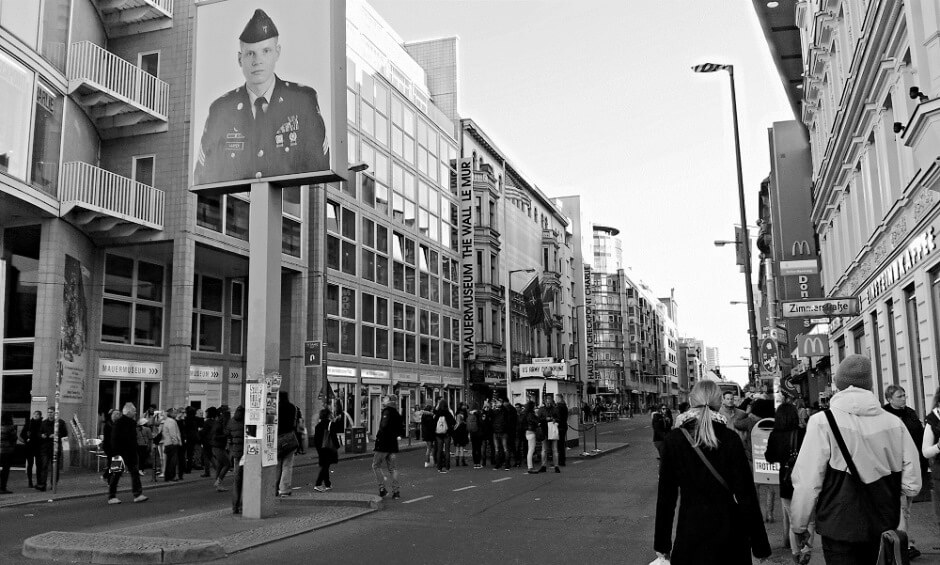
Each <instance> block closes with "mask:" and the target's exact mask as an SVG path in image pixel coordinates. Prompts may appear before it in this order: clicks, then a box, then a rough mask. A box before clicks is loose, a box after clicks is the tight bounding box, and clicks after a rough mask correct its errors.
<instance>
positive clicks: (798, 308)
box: [782, 296, 860, 318]
mask: <svg viewBox="0 0 940 565" xmlns="http://www.w3.org/2000/svg"><path fill="white" fill-rule="evenodd" d="M782 306H783V317H784V318H818V317H820V316H828V317H830V318H838V317H842V316H857V315H858V313H859V311H860V310H859V305H858V298H856V297H854V296H853V297H845V298H835V297H833V298H820V299H817V300H784V301H783V302H782Z"/></svg>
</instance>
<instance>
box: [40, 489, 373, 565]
mask: <svg viewBox="0 0 940 565" xmlns="http://www.w3.org/2000/svg"><path fill="white" fill-rule="evenodd" d="M328 494H329V493H326V494H321V495H316V496H314V495H309V496H303V497H298V498H297V499H295V500H291V501H290V504H291V505H297V506H299V505H310V506H317V505H322V506H339V505H342V504H341V503H342V502H343V501H346V502H348V503H349V504H346V505H345V506H347V507H349V508H355V512H352V513H350V514H348V515H344V516H340V517H337V518H333V519H330V520H326V521H323V522H319V523H313V524H309V525H306V526H303V525H301V524H304V523H305V522H306V520H305V519H304V518H295V519H292V520H290V523H292V524H293V525H294V527H284V524H283V523H282V524H280V525H278V526H277V527H276V528H272V527H271V526H272V524H271V522H267V523H266V522H265V520H258V521H256V522H255V523H253V524H252V525H253V526H255V527H250V528H246V529H245V530H244V531H242V532H240V534H239V537H240V538H241V539H248V540H252V541H249V542H246V543H243V544H240V545H238V547H237V548H235V549H231V550H230V551H226V548H225V546H223V544H222V543H221V542H220V541H218V540H211V539H178V538H164V537H149V536H140V535H122V534H108V533H85V532H61V531H53V532H45V533H43V534H38V535H35V536H32V537H30V538H27V539H26V540H25V541H24V542H23V550H22V554H23V556H24V557H28V558H31V559H46V560H62V559H67V560H70V561H77V562H84V563H95V564H101V565H120V564H125V563H160V564H166V563H200V562H204V561H212V560H215V559H222V558H224V557H225V556H226V555H231V554H234V553H239V552H242V551H247V550H250V549H254V548H257V547H260V546H262V545H266V544H269V543H273V542H276V541H280V540H283V539H287V538H291V537H294V536H298V535H302V534H305V533H308V532H311V531H314V530H319V529H322V528H326V527H329V526H333V525H336V524H340V523H342V522H346V521H348V520H352V519H355V518H359V517H361V516H364V515H366V514H371V513H373V512H376V511H378V510H379V509H381V499H380V498H379V497H378V496H375V495H363V494H356V493H351V494H345V493H335V494H331V495H328ZM282 500H283V499H282ZM174 520H177V518H171V519H169V520H162V521H160V522H158V523H156V524H154V528H158V527H159V523H162V522H173V521H174ZM262 529H265V530H267V531H268V534H269V535H266V536H264V537H263V538H260V539H256V538H252V536H250V535H244V536H243V534H246V533H248V532H251V531H254V530H262ZM242 536H243V537H242Z"/></svg>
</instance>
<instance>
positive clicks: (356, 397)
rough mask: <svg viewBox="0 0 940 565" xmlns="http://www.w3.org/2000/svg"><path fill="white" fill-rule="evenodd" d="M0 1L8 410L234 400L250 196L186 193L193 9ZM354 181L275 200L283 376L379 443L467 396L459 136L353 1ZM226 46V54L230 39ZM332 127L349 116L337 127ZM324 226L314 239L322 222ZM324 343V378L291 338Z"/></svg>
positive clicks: (417, 69)
mask: <svg viewBox="0 0 940 565" xmlns="http://www.w3.org/2000/svg"><path fill="white" fill-rule="evenodd" d="M28 5H29V9H22V7H23V6H22V3H18V2H13V1H9V0H4V1H3V2H2V3H0V69H2V75H0V76H2V77H3V79H2V80H0V92H2V97H3V99H4V101H9V103H8V104H5V105H4V106H5V107H4V108H3V109H0V228H2V229H0V234H2V235H0V287H2V288H3V289H4V292H3V293H2V295H0V311H2V312H3V315H2V316H0V335H2V338H3V339H2V348H0V363H2V365H0V375H2V381H0V400H2V410H3V411H4V412H6V411H10V412H12V413H13V415H14V418H15V421H16V422H17V423H18V424H22V423H23V421H24V420H25V418H26V417H27V415H28V413H29V412H30V411H31V410H34V409H44V408H45V406H46V405H47V404H51V403H52V402H53V400H54V398H55V394H56V382H57V379H56V366H57V363H58V362H59V361H61V362H62V366H63V371H62V376H61V380H60V385H59V391H60V399H61V402H60V409H61V413H62V417H63V419H65V420H67V421H71V420H72V419H73V417H74V419H75V420H76V422H78V423H79V424H81V426H82V428H83V430H84V431H85V433H86V435H88V436H89V437H93V436H94V435H95V433H96V429H97V427H98V422H99V420H100V415H101V414H102V413H105V412H107V410H109V409H111V408H120V407H121V406H123V404H124V403H125V402H133V403H134V404H135V405H137V406H138V408H139V409H140V408H146V407H149V406H155V407H156V408H157V409H160V410H163V409H166V408H169V407H181V406H197V407H208V406H219V405H221V404H227V405H229V406H230V407H232V408H234V407H235V406H237V405H239V404H241V401H242V398H243V396H242V394H243V383H244V380H245V375H244V367H245V349H246V344H245V339H246V333H247V330H246V328H247V324H248V323H250V321H249V320H248V319H247V296H248V290H249V289H248V288H247V273H248V218H249V211H250V202H249V200H248V197H247V194H230V195H227V196H206V195H202V194H200V195H199V196H198V197H197V196H196V195H194V194H192V193H191V192H190V191H189V186H190V174H189V171H191V170H192V167H193V163H192V162H191V157H190V155H191V154H192V151H191V143H190V131H189V127H190V126H189V122H190V121H191V89H192V77H191V72H192V51H193V50H192V45H193V37H194V35H193V28H192V26H193V22H194V12H195V7H194V3H193V2H192V1H191V0H153V1H148V2H144V3H143V4H142V6H137V7H134V8H128V9H126V10H125V9H124V8H120V7H114V6H113V4H112V3H105V2H98V1H96V0H43V1H37V2H30V3H28ZM346 31H347V70H348V73H347V84H346V87H347V88H346V108H347V114H346V119H347V124H348V132H349V143H348V156H347V158H348V161H349V162H350V163H355V162H364V163H365V164H367V165H368V170H367V171H366V172H365V173H360V174H357V175H355V176H354V177H352V178H353V182H349V183H336V184H331V185H329V186H315V187H307V186H297V187H287V188H285V189H284V190H283V201H282V207H283V214H282V234H283V245H282V256H281V270H282V277H281V280H282V305H281V320H282V323H281V332H280V350H281V362H280V367H279V368H280V372H281V374H282V375H283V376H284V379H285V380H284V385H283V388H285V389H286V390H288V392H289V393H290V395H291V397H292V399H293V401H294V402H295V403H296V404H298V406H300V407H301V409H302V410H303V412H304V413H305V415H307V417H308V418H309V415H311V414H313V413H314V411H315V410H316V409H318V408H319V406H320V403H321V402H322V401H323V400H324V399H326V398H328V397H329V396H330V395H334V396H335V397H336V398H338V399H339V400H340V401H341V403H342V404H343V406H344V409H345V410H346V412H347V414H348V417H349V423H351V424H352V425H358V426H362V427H365V428H366V429H367V431H368V433H372V432H373V430H374V427H375V423H376V422H377V419H378V411H379V408H380V403H379V398H380V396H381V395H382V394H388V393H394V394H398V395H399V396H400V398H401V401H402V407H403V412H404V413H405V414H406V417H408V418H410V414H411V408H413V407H414V406H416V405H419V404H425V403H430V402H434V401H436V400H437V399H439V398H442V397H447V398H450V399H451V401H452V402H456V401H458V400H460V399H461V398H463V388H464V379H463V371H462V360H461V358H460V355H459V348H458V342H459V332H460V329H459V310H458V300H459V299H458V294H459V291H458V288H457V277H458V262H457V260H458V254H457V252H456V228H455V221H456V218H457V213H456V206H455V202H456V197H455V195H454V193H453V192H452V177H453V176H454V174H455V173H454V166H455V163H456V161H457V156H458V151H459V149H458V138H457V128H456V125H455V124H454V122H453V121H452V120H450V119H449V118H448V117H447V116H446V115H445V114H444V112H442V111H441V110H440V109H438V108H437V107H436V106H435V105H434V103H433V102H432V101H431V93H430V88H429V86H428V84H427V73H426V72H425V70H424V69H423V68H422V67H421V65H420V64H418V63H417V62H416V61H415V60H414V59H413V58H412V57H411V56H410V55H409V54H408V52H407V51H406V50H405V47H404V45H403V42H402V40H401V39H400V38H399V37H398V36H397V35H396V34H395V33H394V31H393V30H391V28H390V27H389V26H388V25H387V24H386V23H385V22H384V21H383V20H382V18H381V17H380V16H379V15H378V14H377V13H376V12H375V11H374V10H373V9H372V8H371V7H370V6H368V5H367V4H365V3H364V2H359V1H357V0H349V1H348V2H347V25H346ZM233 41H234V38H233ZM340 118H342V116H340ZM324 222H325V225H324ZM317 338H320V339H323V341H325V342H326V344H327V349H328V350H329V351H328V366H327V369H326V373H327V376H328V380H329V383H330V385H329V386H330V388H331V391H326V390H324V389H323V381H322V380H321V379H317V378H312V377H314V376H315V375H316V371H318V369H314V368H305V367H304V363H303V346H304V341H305V340H308V339H317Z"/></svg>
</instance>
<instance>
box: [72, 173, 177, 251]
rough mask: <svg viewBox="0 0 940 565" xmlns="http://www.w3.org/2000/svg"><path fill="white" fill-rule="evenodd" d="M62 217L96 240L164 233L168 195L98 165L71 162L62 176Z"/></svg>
mask: <svg viewBox="0 0 940 565" xmlns="http://www.w3.org/2000/svg"><path fill="white" fill-rule="evenodd" d="M59 195H60V196H59V199H60V202H61V204H60V207H59V213H60V214H61V215H62V217H66V216H69V219H70V220H71V222H72V223H73V224H75V225H77V226H79V227H81V228H82V229H83V230H84V231H85V232H86V233H88V234H89V235H90V236H92V237H101V238H117V237H128V236H130V235H132V234H134V233H137V232H138V231H140V230H143V229H149V230H155V231H159V230H162V229H163V209H164V196H165V195H164V192H163V191H162V190H159V189H156V188H153V187H152V186H148V185H146V184H142V183H139V182H136V181H134V180H132V179H129V178H127V177H122V176H121V175H117V174H114V173H112V172H110V171H106V170H104V169H101V168H98V167H96V166H94V165H89V164H88V163H81V162H71V163H65V164H63V165H62V174H61V175H60V176H59Z"/></svg>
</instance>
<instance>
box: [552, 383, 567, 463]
mask: <svg viewBox="0 0 940 565" xmlns="http://www.w3.org/2000/svg"><path fill="white" fill-rule="evenodd" d="M555 419H556V420H557V421H558V465H559V466H561V467H564V466H565V450H566V449H567V448H568V404H567V403H566V402H565V397H564V396H562V395H560V394H556V395H555Z"/></svg>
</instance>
